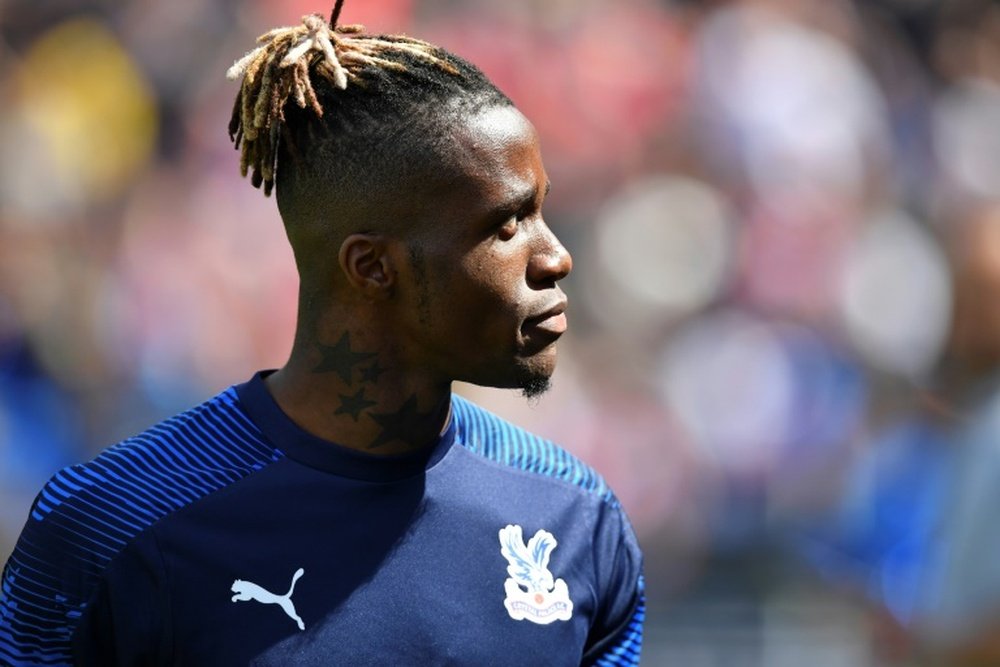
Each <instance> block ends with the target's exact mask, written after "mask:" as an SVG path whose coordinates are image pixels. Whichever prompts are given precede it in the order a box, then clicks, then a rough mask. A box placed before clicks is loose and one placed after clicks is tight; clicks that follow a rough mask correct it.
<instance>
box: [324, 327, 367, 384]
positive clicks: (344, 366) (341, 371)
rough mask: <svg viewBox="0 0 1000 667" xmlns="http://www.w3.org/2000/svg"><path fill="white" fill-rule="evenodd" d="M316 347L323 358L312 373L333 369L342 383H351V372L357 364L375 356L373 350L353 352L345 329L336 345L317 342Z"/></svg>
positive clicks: (327, 371)
mask: <svg viewBox="0 0 1000 667" xmlns="http://www.w3.org/2000/svg"><path fill="white" fill-rule="evenodd" d="M316 347H317V348H318V349H319V352H320V354H322V355H323V360H322V361H321V362H319V365H318V366H316V368H314V369H313V373H329V372H330V371H333V372H334V373H336V374H337V375H339V376H340V379H341V380H343V381H344V384H351V372H352V371H353V370H354V367H355V366H357V365H358V364H363V363H364V362H366V361H368V360H369V359H371V358H372V357H374V356H375V353H374V352H355V351H353V350H352V349H351V342H350V338H348V334H347V332H346V331H345V332H344V335H343V336H341V337H340V340H338V341H337V344H336V345H333V346H330V345H323V344H322V343H317V344H316Z"/></svg>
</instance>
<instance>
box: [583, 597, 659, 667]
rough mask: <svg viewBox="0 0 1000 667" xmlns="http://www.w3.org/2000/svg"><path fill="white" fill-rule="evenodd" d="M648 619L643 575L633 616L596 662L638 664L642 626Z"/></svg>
mask: <svg viewBox="0 0 1000 667" xmlns="http://www.w3.org/2000/svg"><path fill="white" fill-rule="evenodd" d="M645 620H646V594H645V590H644V585H643V580H642V577H639V601H638V604H637V605H636V608H635V611H634V612H633V613H632V618H631V619H630V620H629V623H628V625H627V626H626V627H625V630H624V632H622V633H621V636H620V637H619V638H618V640H617V641H616V642H615V643H614V644H613V645H611V646H610V647H608V648H607V649H606V650H605V651H604V654H603V655H601V656H600V657H598V658H597V660H596V661H595V662H594V664H595V665H597V667H625V666H626V665H638V664H639V653H640V651H641V650H642V626H643V623H644V622H645Z"/></svg>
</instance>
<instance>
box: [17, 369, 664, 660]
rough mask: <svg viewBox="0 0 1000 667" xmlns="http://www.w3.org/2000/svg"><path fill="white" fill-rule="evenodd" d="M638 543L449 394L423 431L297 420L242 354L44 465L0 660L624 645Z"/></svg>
mask: <svg viewBox="0 0 1000 667" xmlns="http://www.w3.org/2000/svg"><path fill="white" fill-rule="evenodd" d="M643 616H644V598H643V583H642V574H641V555H640V552H639V549H638V546H637V544H636V541H635V537H634V535H633V533H632V530H631V527H630V526H629V524H628V520H627V519H626V518H625V515H624V513H623V512H622V510H621V507H620V506H619V504H618V502H617V500H616V499H615V497H614V495H613V494H612V493H611V491H610V490H609V489H608V487H607V486H606V485H605V483H604V481H603V480H602V479H601V478H600V477H599V476H598V475H597V474H596V473H595V472H594V471H593V470H591V469H590V468H588V467H587V466H585V465H584V464H582V463H581V462H579V461H578V460H576V459H575V458H573V457H572V456H570V455H569V454H567V453H566V452H565V451H563V450H562V449H560V448H558V447H557V446H555V445H553V444H552V443H550V442H547V441H545V440H542V439H540V438H538V437H536V436H533V435H531V434H529V433H527V432H525V431H523V430H521V429H519V428H517V427H515V426H513V425H511V424H509V423H507V422H505V421H503V420H502V419H500V418H498V417H496V416H495V415H492V414H490V413H489V412H487V411H485V410H483V409H482V408H479V407H477V406H475V405H474V404H472V403H470V402H468V401H466V400H464V399H462V398H460V397H458V396H453V398H452V417H451V420H450V423H449V425H448V427H447V430H446V432H445V433H444V434H443V435H442V436H441V438H440V441H439V442H438V443H437V444H436V445H435V446H434V447H431V448H429V449H428V450H426V451H422V452H420V453H417V454H413V455H409V456H395V457H384V456H371V455H366V454H364V453H361V452H357V451H354V450H351V449H348V448H344V447H340V446H338V445H335V444H333V443H330V442H327V441H325V440H321V439H319V438H316V437H314V436H312V435H310V434H308V433H306V432H305V431H303V430H302V429H300V428H299V427H298V426H296V425H295V424H294V423H293V422H292V421H291V420H290V419H289V418H288V417H287V416H286V415H285V414H284V413H283V412H282V411H281V409H280V408H279V407H278V405H277V404H276V403H275V402H274V400H273V399H272V398H271V396H270V393H269V392H268V390H267V388H266V385H265V384H264V381H263V378H262V375H261V374H258V375H256V376H255V377H254V378H253V379H252V380H251V381H250V382H248V383H246V384H243V385H239V386H236V387H233V388H230V389H228V390H226V391H224V392H223V393H221V394H219V395H218V396H216V397H214V398H212V399H211V400H209V401H207V402H206V403H204V404H202V405H200V406H198V407H196V408H194V409H192V410H189V411H187V412H185V413H182V414H180V415H178V416H176V417H173V418H172V419H169V420H167V421H165V422H163V423H161V424H158V425H157V426H154V427H152V428H151V429H149V430H148V431H146V432H144V433H142V434H141V435H138V436H135V437H133V438H130V439H128V440H126V441H124V442H122V443H119V444H118V445H115V446H114V447H111V448H109V449H107V450H106V451H105V452H103V453H102V454H101V455H100V456H98V457H97V458H96V459H94V460H93V461H91V462H89V463H86V464H82V465H77V466H72V467H69V468H66V469H64V470H62V471H60V472H59V473H57V474H56V475H55V476H54V477H53V478H52V479H51V480H50V481H49V483H48V484H47V485H46V486H45V488H44V489H43V490H42V491H41V493H40V494H39V496H38V498H37V500H36V501H35V504H34V505H33V507H32V510H31V513H30V516H29V518H28V521H27V524H26V526H25V528H24V531H23V532H22V534H21V537H20V540H19V541H18V544H17V547H16V548H15V551H14V552H13V554H12V555H11V557H10V560H9V561H8V563H7V565H6V566H5V568H4V572H3V580H2V598H0V663H2V664H13V665H59V664H70V663H76V664H92V665H102V666H103V665H118V664H121V665H185V666H194V665H212V666H220V665H247V664H255V665H367V664H371V665H386V664H392V665H439V664H440V665H443V664H454V665H494V664H507V663H509V662H512V661H513V662H516V663H518V664H524V665H549V666H551V665H579V664H599V665H629V664H636V663H637V662H638V656H639V648H640V645H641V641H642V621H643Z"/></svg>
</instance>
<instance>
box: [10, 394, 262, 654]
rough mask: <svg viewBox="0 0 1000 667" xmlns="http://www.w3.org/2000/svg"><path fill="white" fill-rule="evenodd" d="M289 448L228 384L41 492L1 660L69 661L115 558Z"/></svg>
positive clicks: (19, 560) (15, 572)
mask: <svg viewBox="0 0 1000 667" xmlns="http://www.w3.org/2000/svg"><path fill="white" fill-rule="evenodd" d="M280 456H281V454H280V452H278V451H277V450H275V449H274V448H273V447H271V446H270V445H269V444H268V443H267V442H266V440H265V439H264V437H263V435H262V434H261V433H260V432H259V430H258V429H257V427H256V426H255V425H254V424H253V422H251V421H250V419H249V418H248V417H247V416H246V414H245V413H244V412H243V410H242V408H241V407H240V406H239V403H238V399H237V398H236V392H235V390H234V389H229V390H227V391H225V392H223V393H222V394H219V395H218V396H216V397H215V398H213V399H211V400H210V401H208V402H206V403H204V404H202V405H200V406H198V407H196V408H193V409H192V410H189V411H188V412H185V413H182V414H181V415H178V416H176V417H174V418H172V419H169V420H167V421H165V422H163V423H162V424H159V425H157V426H155V427H153V428H151V429H150V430H148V431H146V432H145V433H143V434H141V435H139V436H136V437H134V438H131V439H129V440H126V441H124V442H122V443H119V444H118V445H115V446H114V447H111V448H109V449H107V450H105V451H104V452H103V453H102V454H101V455H100V456H98V457H97V458H96V459H94V460H93V461H91V462H89V463H85V464H82V465H76V466H72V467H69V468H66V469H64V470H61V471H59V472H57V473H56V474H55V475H54V476H53V477H52V479H50V480H49V482H48V483H47V484H46V485H45V487H44V488H43V489H42V490H41V492H40V493H39V494H38V497H37V498H36V499H35V503H34V505H33V506H32V508H31V511H30V513H29V516H28V520H27V523H26V524H25V526H24V529H23V531H22V533H21V536H20V538H19V539H18V542H17V545H16V546H15V548H14V552H13V553H12V554H11V556H10V559H9V560H8V561H7V564H6V565H5V566H4V569H3V575H2V579H0V665H14V666H16V667H22V666H30V665H69V664H71V662H72V660H73V655H72V648H71V647H72V644H73V635H74V632H75V630H76V628H77V627H78V625H79V623H80V619H81V617H82V616H83V615H84V614H85V613H86V610H87V603H88V601H89V600H90V598H91V596H92V594H93V593H94V591H95V590H96V588H97V586H98V584H99V582H100V580H101V577H102V574H103V573H104V571H105V569H106V568H107V566H108V564H109V563H110V562H111V561H112V559H114V558H115V557H116V556H118V554H120V553H121V552H122V550H123V549H124V548H125V547H126V546H127V545H128V544H129V543H130V542H131V541H132V540H133V539H134V538H135V537H136V536H137V535H138V534H139V533H141V532H142V531H144V530H146V529H147V528H148V527H150V526H151V525H153V523H155V522H156V521H158V520H160V519H162V518H163V517H165V516H167V515H168V514H170V513H172V512H175V511H177V510H179V509H181V508H183V507H185V506H187V505H189V504H191V503H193V502H195V501H197V500H198V499H199V498H202V497H204V496H205V495H207V494H208V493H212V492H213V491H216V490H218V489H221V488H223V487H224V486H226V485H228V484H231V483H232V482H235V481H237V480H239V479H242V478H243V477H245V476H247V475H249V474H251V473H253V472H254V471H255V470H259V469H260V468H262V467H263V466H265V465H267V464H268V463H269V462H271V461H274V460H277V459H278V458H280Z"/></svg>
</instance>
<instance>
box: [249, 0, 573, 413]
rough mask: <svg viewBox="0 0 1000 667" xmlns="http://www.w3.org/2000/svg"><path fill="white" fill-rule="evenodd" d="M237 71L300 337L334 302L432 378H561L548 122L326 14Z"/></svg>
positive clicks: (394, 40) (536, 382)
mask: <svg viewBox="0 0 1000 667" xmlns="http://www.w3.org/2000/svg"><path fill="white" fill-rule="evenodd" d="M340 4H341V3H340V2H338V4H337V8H336V9H335V10H334V23H332V24H331V25H334V24H335V20H336V16H337V14H338V13H339V7H340ZM231 74H235V75H236V76H243V85H242V87H241V91H240V94H239V96H238V97H237V100H236V107H235V108H234V112H233V120H232V122H231V124H230V133H231V135H232V137H233V139H234V141H235V142H236V144H237V146H238V147H241V148H242V160H241V167H242V169H243V171H244V174H245V173H247V172H248V171H249V172H251V173H252V182H253V183H254V185H255V186H258V187H260V186H263V187H264V191H265V194H267V193H269V192H270V189H271V187H272V185H274V186H276V192H277V199H278V206H279V210H280V211H281V215H282V219H283V220H284V222H285V226H286V229H287V231H288V235H289V238H290V240H291V243H292V247H293V249H294V251H295V256H296V262H297V264H298V267H299V272H300V275H301V279H302V303H301V304H300V323H299V329H300V331H299V336H300V339H301V337H302V335H303V333H304V332H303V327H306V328H307V329H313V328H315V327H314V324H315V321H318V319H320V318H321V317H322V316H323V314H324V313H328V312H329V311H330V310H331V308H333V309H335V310H337V311H338V313H339V314H340V315H341V316H343V315H344V314H345V312H346V313H347V314H350V315H351V317H354V316H358V317H359V318H360V319H363V320H366V322H368V324H369V325H371V324H372V322H374V323H375V325H376V326H377V327H378V328H380V329H382V330H383V331H384V332H386V333H389V334H391V336H390V338H391V339H392V345H393V348H394V353H395V356H396V359H395V361H396V362H397V363H403V364H405V365H407V366H409V367H411V368H413V369H420V370H421V371H423V372H426V373H427V374H428V375H429V376H430V377H432V379H435V380H438V379H441V380H445V379H447V380H449V381H450V380H452V379H460V380H467V381H471V382H475V383H479V384H486V385H497V386H517V387H521V388H524V389H525V391H526V392H527V393H531V394H534V393H538V392H539V391H541V390H542V389H543V388H544V387H545V386H547V380H548V376H549V375H550V374H551V372H552V368H553V366H554V360H555V351H554V345H553V344H554V342H555V339H556V338H558V336H559V334H561V332H562V329H563V328H564V324H565V319H564V317H562V316H561V315H560V312H561V309H562V308H563V307H564V303H565V297H564V296H563V295H562V292H561V291H560V290H559V289H558V288H557V287H556V281H557V280H559V279H560V278H562V277H563V276H565V275H566V273H568V272H569V270H570V266H571V260H570V258H569V255H568V253H566V251H565V250H564V249H563V248H562V246H561V245H560V244H559V242H558V241H557V240H556V239H555V237H554V236H553V235H552V233H551V232H550V231H549V230H548V228H547V227H546V226H545V223H544V222H543V220H542V218H541V203H542V200H543V198H544V196H545V194H546V192H547V188H548V180H547V177H546V175H545V171H544V167H543V166H542V162H541V156H540V153H539V149H538V141H537V136H536V135H535V131H534V129H533V128H532V127H531V125H530V123H528V121H527V120H526V119H525V118H524V117H523V116H522V115H521V114H520V113H519V112H518V111H517V110H516V109H514V107H513V105H512V104H511V102H510V100H509V99H508V98H507V97H506V96H505V95H504V94H503V93H501V92H500V91H499V90H498V89H497V88H496V87H495V86H494V85H493V84H492V83H491V82H490V81H489V80H488V79H487V78H486V77H485V76H484V75H483V74H482V72H480V71H479V70H478V69H476V68H475V67H474V66H473V65H471V64H469V63H468V62H466V61H464V60H462V59H460V58H458V57H456V56H454V55H452V54H450V53H448V52H446V51H444V50H442V49H439V48H437V47H434V46H432V45H430V44H426V43H424V42H420V41H417V40H412V39H410V38H404V37H398V36H384V35H365V34H363V33H360V32H358V31H357V29H356V28H354V27H348V28H337V29H330V27H329V26H328V25H327V24H326V23H325V22H324V21H323V20H322V18H321V17H319V16H311V17H305V18H304V19H303V25H302V26H299V27H296V28H288V29H281V30H276V31H272V32H271V33H268V35H265V36H263V37H262V45H261V47H259V49H258V50H256V51H255V52H251V53H250V54H248V55H247V57H245V58H244V59H243V60H241V61H239V62H237V64H236V65H234V67H233V69H232V70H231ZM543 315H548V316H550V317H543ZM318 333H319V332H315V331H313V332H312V333H311V334H307V336H308V335H313V336H315V335H318ZM298 342H299V341H297V344H298Z"/></svg>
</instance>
